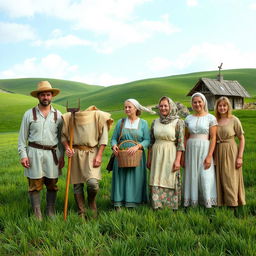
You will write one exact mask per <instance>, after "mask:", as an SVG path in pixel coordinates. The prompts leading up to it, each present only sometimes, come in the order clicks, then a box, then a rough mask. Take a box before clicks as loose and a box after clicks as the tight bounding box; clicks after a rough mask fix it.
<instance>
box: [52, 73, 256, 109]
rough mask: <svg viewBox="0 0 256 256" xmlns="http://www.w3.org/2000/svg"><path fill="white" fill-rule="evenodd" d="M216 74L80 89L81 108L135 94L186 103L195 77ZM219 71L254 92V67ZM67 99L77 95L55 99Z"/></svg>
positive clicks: (111, 105)
mask: <svg viewBox="0 0 256 256" xmlns="http://www.w3.org/2000/svg"><path fill="white" fill-rule="evenodd" d="M217 74H218V71H210V72H200V73H191V74H184V75H176V76H169V77H161V78H152V79H146V80H140V81H134V82H131V83H126V84H121V85H114V86H110V87H103V88H102V89H100V90H98V91H94V92H90V93H81V94H80V95H79V97H80V99H81V105H82V107H84V108H86V107H87V106H89V105H92V104H94V105H96V106H98V107H99V108H104V109H105V110H109V111H113V110H118V109H120V108H122V103H123V101H124V100H125V99H127V98H136V99H138V100H139V101H140V102H141V103H143V104H145V105H154V104H156V103H157V101H158V99H159V98H160V97H161V96H163V95H167V96H169V97H171V98H172V99H173V100H174V101H180V102H183V103H185V104H189V101H190V98H189V97H186V94H187V93H188V92H189V90H190V89H191V88H192V87H193V86H194V85H195V84H196V82H197V81H198V79H200V78H202V77H207V78H215V77H216V75H217ZM222 75H223V76H224V79H226V80H237V81H238V82H240V83H241V84H242V85H243V86H244V87H245V89H246V90H247V91H248V92H249V93H250V94H251V96H256V69H237V70H226V71H223V72H222ZM67 99H69V102H71V103H73V104H76V101H77V95H69V96H65V97H59V98H58V99H56V101H55V102H56V103H58V104H60V105H64V104H65V102H66V100H67Z"/></svg>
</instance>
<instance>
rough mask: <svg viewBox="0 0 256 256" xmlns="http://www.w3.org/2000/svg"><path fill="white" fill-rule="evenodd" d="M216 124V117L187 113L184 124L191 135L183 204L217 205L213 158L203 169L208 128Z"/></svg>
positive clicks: (186, 157)
mask: <svg viewBox="0 0 256 256" xmlns="http://www.w3.org/2000/svg"><path fill="white" fill-rule="evenodd" d="M215 125H217V120H216V118H215V117H214V116H213V115H211V114H207V115H205V116H200V117H198V116H194V115H189V116H187V117H186V119H185V126H186V127H187V129H188V131H189V134H190V135H192V136H191V137H192V138H191V137H190V138H189V139H188V141H187V145H186V151H185V173H184V206H185V207H187V206H190V205H191V206H196V205H198V203H199V204H203V205H204V206H205V207H206V208H211V207H212V205H217V192H216V177H215V170H214V164H213V160H212V163H211V167H210V168H209V169H207V170H205V169H204V164H203V163H204V160H205V158H206V156H207V154H208V150H209V145H210V141H209V139H207V138H208V137H207V136H209V128H210V127H212V126H215Z"/></svg>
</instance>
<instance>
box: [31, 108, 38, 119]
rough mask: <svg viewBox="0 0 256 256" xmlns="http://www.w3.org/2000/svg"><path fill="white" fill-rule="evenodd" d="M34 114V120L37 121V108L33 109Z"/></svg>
mask: <svg viewBox="0 0 256 256" xmlns="http://www.w3.org/2000/svg"><path fill="white" fill-rule="evenodd" d="M32 113H33V120H34V121H36V120H37V116H36V107H33V108H32Z"/></svg>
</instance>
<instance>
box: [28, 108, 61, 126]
mask: <svg viewBox="0 0 256 256" xmlns="http://www.w3.org/2000/svg"><path fill="white" fill-rule="evenodd" d="M32 113H33V120H34V121H36V120H37V116H36V107H33V108H32ZM57 119H58V114H57V110H55V111H54V118H53V120H54V122H55V123H56V122H57Z"/></svg>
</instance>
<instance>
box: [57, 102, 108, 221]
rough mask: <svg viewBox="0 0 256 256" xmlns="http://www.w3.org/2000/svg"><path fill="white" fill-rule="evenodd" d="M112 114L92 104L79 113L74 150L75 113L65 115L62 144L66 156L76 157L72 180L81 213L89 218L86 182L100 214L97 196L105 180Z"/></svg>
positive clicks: (80, 214)
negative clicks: (71, 121)
mask: <svg viewBox="0 0 256 256" xmlns="http://www.w3.org/2000/svg"><path fill="white" fill-rule="evenodd" d="M110 116H111V115H110V114H109V113H106V112H103V111H100V110H99V109H97V108H96V107H95V106H90V107H89V108H87V109H86V110H84V111H78V112H76V113H75V117H74V123H73V132H74V133H73V145H72V146H73V149H72V150H71V149H70V146H69V141H70V129H69V127H70V120H71V113H70V112H69V113H65V114H64V115H63V120H64V124H63V129H62V139H61V140H62V143H63V145H64V147H65V149H66V151H65V152H66V155H67V156H68V157H72V163H71V172H70V174H71V181H70V183H71V184H73V186H74V196H75V201H76V204H77V208H78V215H79V216H80V217H82V218H85V198H84V183H86V186H87V198H88V205H89V207H90V209H91V210H92V211H93V217H94V218H96V217H97V205H96V195H97V193H98V190H99V180H101V164H102V155H103V152H104V149H105V146H106V145H107V143H108V130H109V129H110V127H111V125H112V123H113V119H111V118H110Z"/></svg>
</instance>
